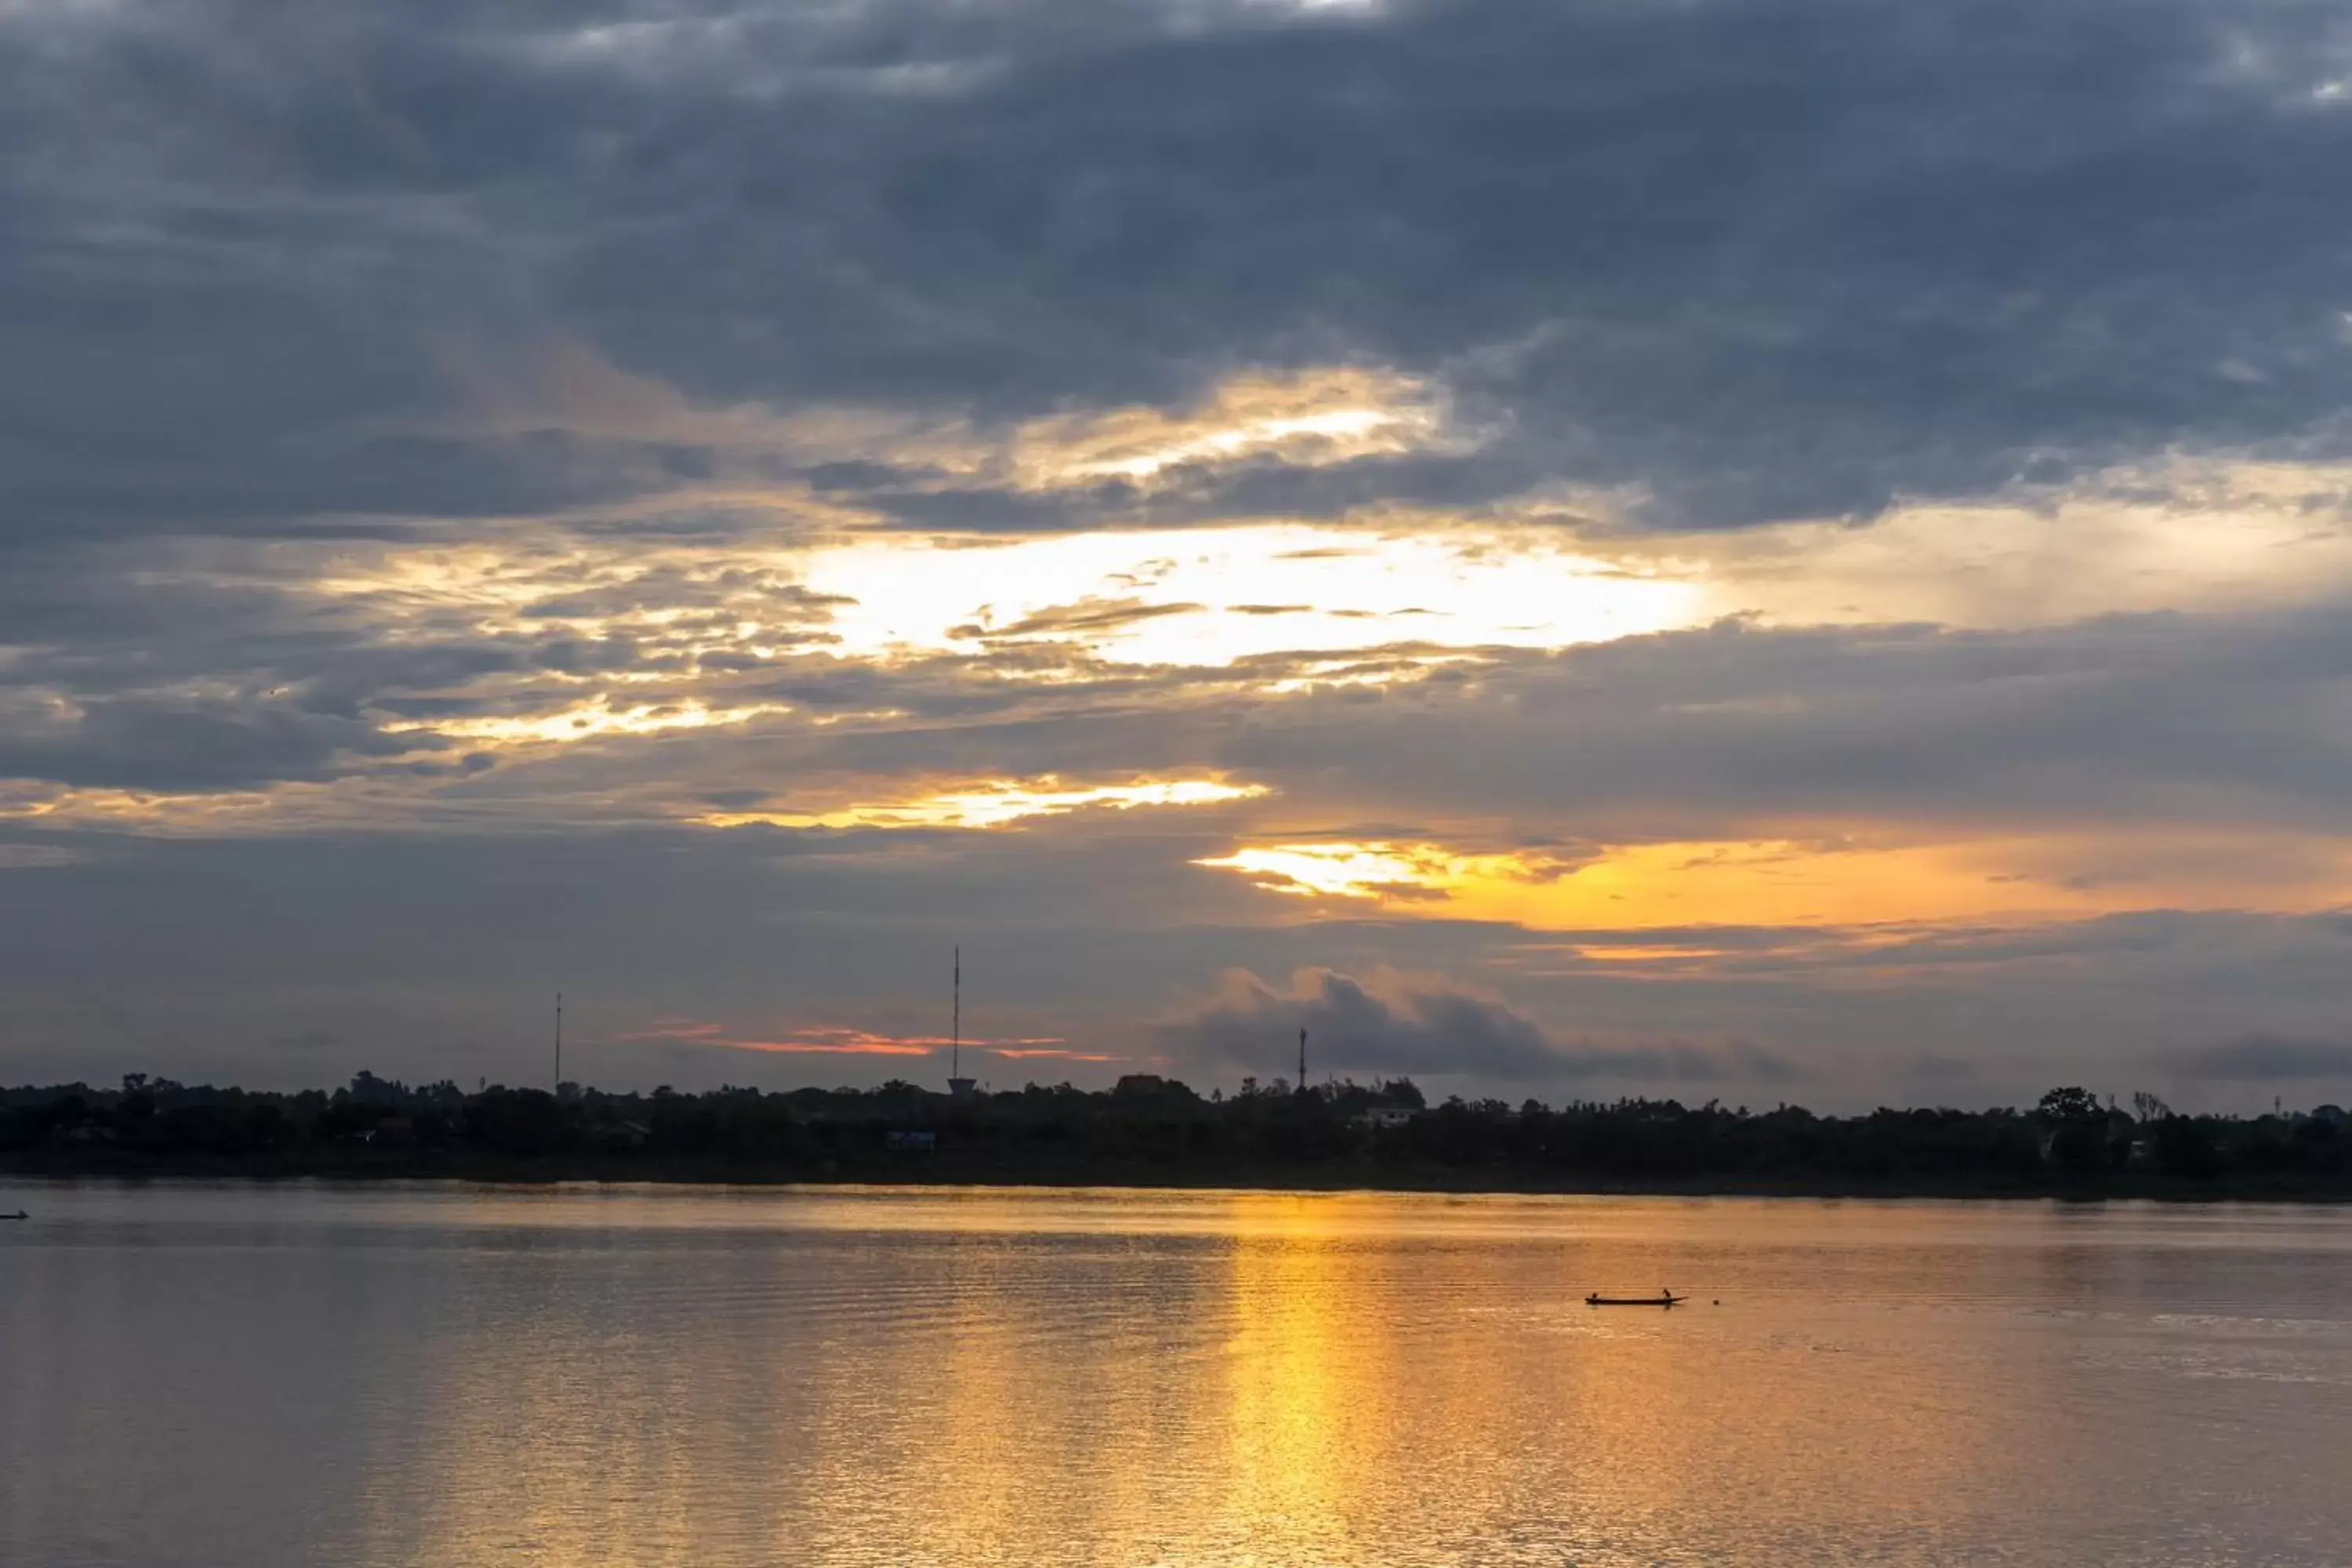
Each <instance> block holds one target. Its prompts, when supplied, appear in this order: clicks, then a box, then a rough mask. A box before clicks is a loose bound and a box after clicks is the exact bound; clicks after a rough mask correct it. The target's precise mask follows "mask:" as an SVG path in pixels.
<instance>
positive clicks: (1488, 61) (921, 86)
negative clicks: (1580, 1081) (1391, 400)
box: [0, 0, 2352, 537]
mask: <svg viewBox="0 0 2352 1568" xmlns="http://www.w3.org/2000/svg"><path fill="white" fill-rule="evenodd" d="M259 15H260V13H258V12H257V11H256V10H255V9H254V8H253V7H252V6H250V5H248V4H247V3H245V0H202V3H198V4H194V5H183V6H174V7H172V8H170V9H168V10H163V11H158V10H154V9H140V8H126V7H106V8H87V7H74V6H69V5H61V4H34V5H25V6H19V7H16V8H15V9H14V10H13V11H12V13H11V15H10V16H9V17H8V18H7V19H6V20H5V22H0V28H5V35H0V37H5V47H0V136H5V140H6V142H7V144H8V145H9V147H10V148H11V156H10V159H9V162H8V170H7V173H6V174H5V176H0V301H5V303H0V325H5V332H6V335H7V338H8V341H9V343H10V353H9V355H8V356H7V360H6V363H5V368H0V415H5V417H0V428H5V430H6V431H7V433H8V434H7V436H6V437H5V441H6V445H5V448H0V517H5V520H6V524H7V528H8V531H9V532H10V533H12V534H14V535H17V536H20V537H21V536H24V535H26V534H28V533H32V534H38V533H46V532H50V531H56V530H58V529H61V528H74V529H87V528H91V527H97V526H129V527H137V528H142V529H151V530H152V529H170V530H184V529H187V528H191V527H196V528H209V529H236V530H251V529H255V528H278V527H285V526H289V524H292V523H294V522H295V521H297V520H302V519H308V518H311V517H315V516H317V515H320V514H361V515H384V514H390V513H416V514H427V515H438V516H447V517H463V516H473V515H478V514H481V513H484V512H486V511H492V510H498V511H516V510H533V509H542V510H543V509H545V508H548V507H551V506H555V505H560V504H564V503H567V502H573V501H579V500H588V499H593V498H597V497H604V498H611V497H614V496H620V495H629V494H637V493H643V492H645V491H647V490H657V489H665V488H669V487H671V486H674V485H676V484H677V483H678V482H679V481H680V480H681V479H686V478H691V477H693V476H695V475H696V474H698V473H701V472H707V471H709V461H710V458H709V454H708V453H707V452H706V453H698V452H696V451H695V450H694V449H693V444H692V443H691V442H690V441H689V442H687V443H685V444H684V445H680V444H678V443H675V442H671V443H667V444H664V443H660V442H648V443H647V444H646V447H645V449H643V450H642V451H638V452H635V453H625V452H617V451H614V450H610V449H607V448H609V447H611V445H612V444H611V443H610V442H609V441H605V442H598V441H593V440H583V438H582V437H578V436H576V435H575V434H573V433H571V432H568V431H566V430H564V429H562V428H560V427H556V426H551V427H549V428H547V429H545V430H542V431H540V432H537V433H527V434H526V435H525V436H524V437H520V438H518V437H515V436H514V435H513V434H512V433H509V434H507V435H503V436H501V437H500V438H499V440H497V441H495V442H485V441H481V440H471V439H467V437H465V435H464V434H463V432H462V431H459V432H452V431H451V430H450V429H449V428H448V426H447V423H446V415H447V413H448V411H449V407H450V405H451V401H452V399H451V395H450V388H449V387H448V385H447V383H446V374H445V368H446V367H443V366H441V365H440V364H439V363H437V362H436V356H435V353H434V351H433V348H432V344H433V343H434V342H436V341H446V340H447V339H448V338H449V337H450V336H451V335H453V334H454V335H458V336H462V337H466V338H468V339H470V340H472V341H475V342H479V343H482V344H485V345H488V349H487V352H488V354H489V355H490V357H492V358H493V359H495V358H496V357H497V356H498V353H499V347H498V345H499V344H501V343H506V344H511V345H513V346H514V347H515V348H516V349H518V350H520V348H522V347H524V346H526V345H528V344H529V343H530V342H534V341H537V340H539V339H541V338H542V337H543V336H545V335H546V334H550V333H562V334H569V335H572V336H576V337H578V338H581V339H584V340H585V341H587V342H593V343H594V344H597V345H599V346H600V347H601V348H602V349H603V350H604V352H606V353H609V354H610V355H611V356H612V357H613V358H614V360H615V361H617V362H618V363H621V364H623V365H625V366H626V367H629V368H630V369H632V370H635V371H638V372H642V373H645V374H651V375H655V376H657V377H659V378H661V379H662V380H664V381H667V382H668V383H670V384H673V385H675V386H677V388H679V389H680V390H682V391H683V392H684V393H686V394H687V395H688V396H690V397H692V398H696V399H698V400H702V401H705V402H710V403H719V404H728V403H734V402H738V401H740V400H744V399H761V400H766V401H769V402H771V403H773V404H776V405H782V406H791V405H799V404H803V403H806V402H809V401H812V400H815V401H851V402H861V403H869V404H882V405H920V406H925V407H932V408H938V409H944V410H952V411H956V412H959V413H963V414H969V415H971V416H975V417H978V418H979V419H981V420H982V421H983V422H988V421H1002V420H1005V419H1010V418H1013V417H1017V416H1022V415H1024V414H1027V413H1035V412H1043V411H1046V410H1051V409H1055V408H1060V407H1065V406H1068V405H1072V404H1074V403H1075V404H1078V405H1087V404H1094V405H1102V404H1110V403H1120V402H1127V401H1133V400H1144V401H1152V402H1159V403H1171V402H1175V401H1181V399H1183V398H1184V397H1186V396H1187V395H1191V394H1192V393H1194V392H1197V391H1198V390H1199V389H1200V388H1201V387H1202V385H1203V384H1205V382H1206V381H1207V380H1209V379H1211V378H1213V377H1215V376H1217V375H1219V374H1223V372H1225V371H1228V370H1230V369H1233V368H1234V367H1236V366H1241V365H1245V364H1251V363H1292V364H1304V363H1334V362H1349V361H1355V362H1366V361H1369V362H1376V363H1389V364H1393V365H1397V366H1400V367H1402V368H1405V369H1408V370H1411V371H1416V372H1420V373H1423V374H1433V375H1435V376H1438V377H1440V378H1442V379H1443V380H1444V381H1445V382H1446V383H1447V384H1450V385H1452V386H1454V388H1455V389H1456V391H1457V393H1458V395H1460V396H1461V397H1462V398H1464V399H1465V400H1466V406H1469V407H1472V408H1473V409H1475V411H1477V412H1478V413H1479V414H1480V416H1481V419H1482V423H1483V424H1484V425H1485V426H1486V427H1487V428H1490V429H1491V430H1492V431H1494V432H1495V434H1496V439H1495V440H1494V441H1493V442H1492V443H1491V448H1490V450H1489V451H1488V453H1487V454H1486V457H1485V458H1484V459H1483V460H1482V461H1480V462H1477V463H1471V464H1467V465H1465V464H1463V463H1461V462H1459V461H1456V460H1453V459H1445V460H1433V463H1432V465H1429V466H1426V467H1425V471H1424V472H1422V473H1421V474H1419V476H1418V477H1416V476H1415V475H1412V474H1402V473H1398V472H1395V471H1385V472H1382V473H1381V474H1379V475H1378V477H1377V478H1376V479H1371V480H1359V479H1355V478H1351V477H1350V476H1349V474H1348V473H1346V472H1344V471H1330V472H1323V473H1314V474H1298V473H1293V472H1290V471H1287V470H1285V469H1282V468H1279V467H1267V466H1263V465H1261V466H1259V467H1257V468H1251V469H1247V470H1245V471H1244V472H1243V473H1242V474H1241V475H1240V476H1239V479H1238V482H1239V483H1240V484H1241V485H1242V486H1243V487H1244V489H1246V488H1247V487H1249V486H1251V485H1271V486H1274V487H1276V489H1273V490H1270V491H1268V492H1267V494H1266V495H1265V496H1263V497H1259V498H1258V499H1259V500H1261V501H1263V502H1264V503H1265V504H1269V505H1282V506H1301V505H1303V506H1306V507H1307V508H1308V509H1309V510H1313V509H1314V508H1316V507H1317V506H1318V505H1324V506H1329V505H1342V504H1346V501H1347V500H1348V498H1349V496H1350V495H1351V494H1352V496H1353V497H1354V498H1355V499H1359V500H1360V499H1363V498H1365V497H1369V496H1374V495H1378V496H1383V497H1392V496H1395V495H1399V494H1414V493H1425V494H1429V495H1433V496H1436V495H1442V496H1444V497H1446V498H1449V499H1452V500H1474V499H1475V498H1477V497H1479V496H1481V495H1491V494H1501V493H1507V492H1509V491H1512V490H1516V489H1522V488H1524V487H1525V486H1527V485H1528V483H1529V482H1531V481H1534V480H1537V479H1543V478H1547V477H1551V478H1559V477H1568V478H1573V479H1580V480H1584V481H1590V482H1602V483H1618V482H1632V483H1636V484H1639V485H1641V486H1643V487H1644V488H1645V489H1646V490H1647V491H1648V492H1649V493H1650V494H1651V496H1652V497H1653V498H1654V509H1653V515H1654V517H1655V518H1656V519H1658V520H1660V521H1669V522H1671V521H1687V520H1695V519H1712V520H1725V519H1729V520H1739V519H1747V518H1759V517H1772V516H1784V515H1790V514H1816V513H1844V512H1868V511H1870V510H1873V509H1874V508H1875V507H1877V506H1879V505H1880V504H1882V503H1883V502H1885V500H1887V499H1888V498H1889V497H1891V496H1894V495H1896V494H1900V493H1914V492H1923V491H1925V492H1948V493H1949V492H1969V491H1975V490H1980V489H1986V488H1989V487H1991V486H1995V485H1998V484H2000V483H2002V482H2004V481H2007V480H2009V479H2012V478H2016V477H2020V476H2022V477H2025V478H2028V479H2032V478H2052V477H2055V476H2057V475H2059V474H2062V473H2063V472H2064V471H2065V470H2066V469H2067V468H2070V467H2072V466H2074V465H2076V464H2079V463H2082V462H2084V461H2096V460H2100V459H2103V458H2111V457H2115V456H2118V455H2132V454H2137V453H2143V452H2147V451H2150V450H2155V449H2159V448H2162V447H2167V446H2169V445H2174V444H2185V445H2187V446H2189V447H2234V446H2242V445H2247V444H2261V443H2273V442H2279V441H2284V440H2299V441H2304V442H2305V443H2306V445H2308V444H2309V443H2312V442H2316V443H2318V444H2319V445H2321V446H2324V447H2333V446H2334V445H2335V442H2336V437H2334V436H2332V435H2330V434H2328V432H2329V430H2330V429H2331V428H2332V422H2333V421H2334V420H2335V419H2336V416H2337V415H2338V413H2339V412H2340V410H2341V409H2342V407H2343V406H2344V405H2345V404H2346V402H2347V397H2352V350H2348V349H2347V344H2346V343H2345V342H2344V341H2343V337H2342V332H2341V327H2342V312H2343V310H2345V308H2346V306H2347V296H2346V294H2345V289H2344V285H2343V279H2344V276H2345V264H2346V261H2347V257H2348V256H2352V213H2347V208H2346V207H2345V205H2344V204H2343V203H2342V202H2340V201H2339V200H2337V199H2336V195H2337V192H2338V186H2339V184H2340V179H2341V171H2342V169H2343V168H2344V167H2345V166H2346V165H2347V162H2352V109H2347V107H2346V106H2345V103H2344V101H2343V100H2342V98H2341V95H2340V92H2338V91H2336V89H2331V88H2330V86H2329V84H2330V83H2331V82H2334V81H2336V79H2337V78H2338V77H2340V75H2341V74H2342V69H2343V66H2344V55H2345V48H2344V44H2343V38H2342V34H2341V29H2340V25H2339V20H2340V19H2339V18H2338V16H2336V12H2335V10H2334V9H2333V8H2331V7H2328V6H2326V5H2317V4H2294V3H2284V4H2253V3H2251V0H2237V3H2230V0H2150V3H2148V4H2144V5H2133V6H2130V7H2122V8H2119V7H2116V6H2112V5H2096V4H2090V3H2067V4H2059V5H2049V4H2026V3H2023V0H1953V3H1949V4H1941V5H1931V6H1926V7H1922V6H1916V5H1915V6H1897V7H1887V6H1884V5H1866V4H1861V3H1859V0H1739V3H1737V4H1734V3H1731V0H1709V3H1705V4H1696V5H1675V6H1658V5H1631V4H1599V5H1575V6H1560V5H1543V4H1536V3H1532V0H1443V3H1439V0H1430V3H1414V0H1400V3H1398V4H1394V5H1385V6H1380V7H1373V8H1369V9H1366V10H1362V11H1357V10H1352V9H1345V8H1342V9H1333V10H1325V11H1306V10H1293V9H1290V8H1286V7H1284V6H1280V5H1232V6H1221V5H1174V4H1170V5H1146V4H1111V5H1106V4H1102V3H1101V0H1034V3H1028V4H1016V5H1004V6H995V7H989V8H986V9H984V10H973V9H971V8H965V7H947V6H936V5H911V4H876V5H858V6H849V7H806V6H781V5H779V6H772V7H763V8H750V9H743V8H736V7H731V6H720V5H697V4H688V5H668V4H664V5H658V6H656V5H636V4H632V3H626V0H622V3H615V0H602V3H599V4H592V5H585V6H567V7H560V8H559V7H547V6H539V5H521V6H508V7H500V8H498V9H497V10H495V11H484V10H482V9H481V8H479V7H471V6H457V5H431V4H428V5H407V4H404V5H389V4H383V3H381V0H340V3H337V4H332V5H325V6H319V7H311V8H310V9H308V10H307V11H306V13H305V15H304V16H303V18H302V19H301V20H300V22H299V25H290V26H289V25H287V24H286V23H285V21H284V19H283V18H276V19H274V20H272V21H270V22H269V23H268V24H266V25H265V24H263V23H262V22H261V21H259V20H258V19H257V18H258V16H259ZM1391 468H1393V465H1391ZM826 477H827V479H829V480H830V481H831V482H835V483H851V484H855V483H856V478H857V476H856V474H855V473H854V472H852V471H851V470H850V469H846V468H841V467H839V466H837V465H836V466H835V467H834V468H830V469H828V470H827V471H826ZM1300 486H1306V487H1310V489H1312V491H1313V492H1314V493H1312V494H1310V493H1308V491H1307V490H1302V489H1298V487H1300ZM1351 487H1353V489H1351ZM886 489H887V486H886ZM1318 496H1319V497H1321V498H1322V499H1321V500H1319V501H1318V499H1317V498H1318ZM1003 499H1004V500H1005V503H1006V504H1007V505H1012V506H1013V510H1011V511H1008V512H1005V513H1004V514H1003V519H1002V521H1007V522H1013V523H1015V524H1019V519H1020V516H1021V515H1022V513H1021V507H1022V506H1024V505H1026V504H1027V503H1018V504H1014V503H1013V501H1012V500H1011V498H1003ZM918 501H919V498H912V497H910V498H907V500H906V503H905V504H908V505H915V504H918ZM921 504H924V505H930V504H934V503H931V502H922V503H921ZM995 504H996V502H994V501H992V500H990V499H989V498H987V497H986V496H982V495H975V496H973V497H971V498H969V499H968V500H964V501H961V502H954V503H951V504H949V505H948V506H947V507H946V508H945V510H947V511H950V512H957V513H959V514H960V515H965V516H968V517H970V518H971V519H974V520H984V519H985V516H986V514H987V513H988V512H989V511H990V510H991V508H992V506H994V505H995ZM1034 521H1048V522H1049V521H1050V519H1047V518H1042V517H1041V518H1038V519H1036V520H1034ZM305 526H307V524H305Z"/></svg>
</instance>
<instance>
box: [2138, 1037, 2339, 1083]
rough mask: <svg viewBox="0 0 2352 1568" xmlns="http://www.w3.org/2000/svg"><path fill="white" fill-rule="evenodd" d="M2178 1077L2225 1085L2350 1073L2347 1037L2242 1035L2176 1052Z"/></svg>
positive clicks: (2287, 1080)
mask: <svg viewBox="0 0 2352 1568" xmlns="http://www.w3.org/2000/svg"><path fill="white" fill-rule="evenodd" d="M2178 1066H2179V1070H2180V1072H2181V1074H2182V1075H2183V1076H2184V1077H2187V1078H2190V1079H2205V1080H2209V1081H2220V1082H2228V1083H2269V1082H2273V1081H2279V1082H2289V1081H2295V1080H2305V1081H2308V1080H2311V1079H2344V1078H2347V1077H2352V1040H2345V1039H2341V1038H2333V1039H2326V1038H2302V1037H2293V1036H2284V1035H2243V1036H2241V1037H2238V1038H2236V1039H2233V1040H2223V1041H2221V1042H2220V1043H2218V1044H2215V1045H2210V1046H2201V1047H2198V1048H2196V1049H2194V1050H2190V1051H2185V1052H2183V1053H2181V1055H2180V1057H2179V1059H2178Z"/></svg>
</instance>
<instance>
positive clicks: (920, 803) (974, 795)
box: [696, 773, 1270, 828]
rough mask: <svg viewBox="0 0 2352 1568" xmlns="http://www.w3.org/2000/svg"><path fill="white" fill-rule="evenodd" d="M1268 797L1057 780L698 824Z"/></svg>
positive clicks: (1217, 784)
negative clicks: (1069, 783) (1074, 782)
mask: <svg viewBox="0 0 2352 1568" xmlns="http://www.w3.org/2000/svg"><path fill="white" fill-rule="evenodd" d="M1268 793H1270V792H1269V791H1268V790H1267V789H1266V787H1265V785H1264V784H1227V783H1225V782H1224V781H1223V780H1221V779H1153V780H1145V781H1142V782H1139V783H1136V784H1086V785H1077V786H1071V785H1066V784H1063V783H1062V782H1061V781H1060V780H1059V779H1057V778H1055V776H1053V775H1052V774H1050V773H1049V774H1046V775H1045V776H1043V777H1040V778H1036V779H1031V780H1027V781H1019V780H1012V779H1005V780H995V781H990V782H988V783H984V784H970V785H966V786H963V787H961V788H956V789H948V790H941V791H939V792H936V793H933V794H929V795H919V796H914V797H910V798H908V799H906V800H899V801H887V802H879V803H871V804H861V805H847V806H841V807H838V808H835V809H831V810H826V811H815V812H792V811H729V812H713V813H710V814H709V815H708V816H701V817H698V818H697V819H696V820H697V821H698V822H700V823H702V824H703V825H705V826H712V827H740V826H751V825H755V824H756V825H764V826H772V827H955V828H986V827H1002V826H1004V825H1005V824H1007V823H1011V822H1018V821H1020V820H1022V819H1023V818H1024V817H1032V816H1065V815H1066V814H1068V813H1070V812H1074V811H1084V810H1087V809H1092V808H1102V809H1108V810H1112V811H1131V810H1133V809H1135V808H1136V807H1138V806H1147V805H1224V804H1227V803H1228V802H1232V801H1240V800H1251V799H1255V798H1256V797H1258V796H1260V795H1266V794H1268Z"/></svg>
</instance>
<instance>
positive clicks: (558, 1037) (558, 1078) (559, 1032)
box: [555, 991, 563, 1099]
mask: <svg viewBox="0 0 2352 1568" xmlns="http://www.w3.org/2000/svg"><path fill="white" fill-rule="evenodd" d="M555 1092H556V1095H557V1097H558V1098H559V1099H560V1098H562V1094H563V993H562V992H561V991H559V992H557V993H556V994H555Z"/></svg>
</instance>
